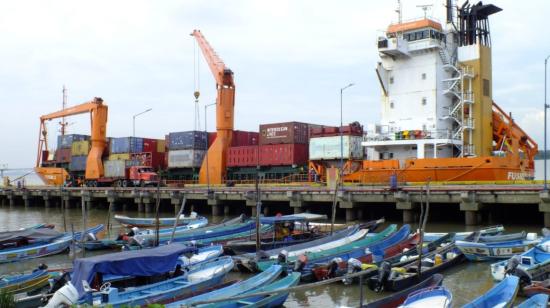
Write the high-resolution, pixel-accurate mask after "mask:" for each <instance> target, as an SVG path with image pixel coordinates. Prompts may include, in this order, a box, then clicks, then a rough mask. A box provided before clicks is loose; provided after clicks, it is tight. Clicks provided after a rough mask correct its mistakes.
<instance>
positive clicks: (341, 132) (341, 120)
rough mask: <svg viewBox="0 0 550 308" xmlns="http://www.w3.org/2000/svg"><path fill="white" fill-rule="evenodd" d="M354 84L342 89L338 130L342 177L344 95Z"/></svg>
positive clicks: (341, 172)
mask: <svg viewBox="0 0 550 308" xmlns="http://www.w3.org/2000/svg"><path fill="white" fill-rule="evenodd" d="M352 86H354V84H353V83H350V84H348V85H347V86H345V87H343V88H341V89H340V129H338V131H339V132H340V177H342V174H343V169H344V134H343V131H342V126H343V125H344V123H343V122H344V120H343V112H342V110H343V96H344V90H345V89H347V88H349V87H352Z"/></svg>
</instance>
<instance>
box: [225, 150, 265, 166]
mask: <svg viewBox="0 0 550 308" xmlns="http://www.w3.org/2000/svg"><path fill="white" fill-rule="evenodd" d="M258 159H259V158H258V146H257V145H255V146H240V147H230V148H229V151H228V152H227V167H251V166H256V165H257V164H258Z"/></svg>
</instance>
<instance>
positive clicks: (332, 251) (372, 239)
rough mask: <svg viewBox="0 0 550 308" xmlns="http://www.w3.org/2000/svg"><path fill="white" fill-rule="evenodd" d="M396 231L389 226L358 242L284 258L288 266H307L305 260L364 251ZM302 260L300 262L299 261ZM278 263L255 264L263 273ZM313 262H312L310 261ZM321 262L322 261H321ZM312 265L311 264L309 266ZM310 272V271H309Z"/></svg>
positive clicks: (395, 226)
mask: <svg viewBox="0 0 550 308" xmlns="http://www.w3.org/2000/svg"><path fill="white" fill-rule="evenodd" d="M396 229H397V225H390V226H389V227H387V228H386V229H385V230H384V231H382V232H380V233H377V234H375V235H373V236H368V237H364V238H362V237H363V236H362V237H361V238H360V239H358V240H352V241H348V242H347V243H346V242H344V243H342V244H340V245H337V246H330V247H329V246H326V245H321V246H324V247H322V248H321V249H319V248H318V247H319V246H317V247H315V248H316V249H312V250H311V251H309V250H307V249H304V250H298V251H293V252H292V253H288V255H287V256H285V258H286V264H288V265H293V266H298V267H299V266H301V265H299V264H298V265H297V264H296V262H297V261H298V262H299V263H301V264H304V265H306V266H307V263H308V262H304V261H306V260H324V259H322V258H324V257H325V258H326V256H333V255H342V254H345V253H346V252H349V251H352V250H356V249H364V247H367V246H369V245H372V244H374V243H376V242H378V241H381V240H382V239H384V238H386V237H387V236H389V235H391V234H392V233H394V232H395V230H396ZM361 231H365V230H360V231H359V232H357V233H360V232H361ZM353 236H354V235H353V234H352V235H351V236H350V237H348V238H346V239H351V238H352V237H353ZM300 259H302V260H300ZM277 262H279V260H271V259H270V260H265V261H259V262H257V264H256V265H257V268H258V270H259V271H263V270H265V269H267V268H268V267H269V266H271V265H272V264H275V263H277ZM312 262H314V261H312ZM321 262H322V261H321ZM311 265H313V264H311ZM309 270H311V269H309ZM303 276H304V273H302V278H303Z"/></svg>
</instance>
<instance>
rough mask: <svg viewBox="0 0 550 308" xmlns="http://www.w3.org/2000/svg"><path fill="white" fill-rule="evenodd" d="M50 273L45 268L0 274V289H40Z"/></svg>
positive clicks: (46, 282)
mask: <svg viewBox="0 0 550 308" xmlns="http://www.w3.org/2000/svg"><path fill="white" fill-rule="evenodd" d="M49 278H50V274H49V273H48V271H47V270H46V269H42V268H39V269H36V270H34V271H32V272H31V273H25V274H19V275H5V276H0V291H2V292H7V293H14V294H17V293H22V292H29V291H33V290H36V289H40V288H42V287H44V286H46V285H48V279H49Z"/></svg>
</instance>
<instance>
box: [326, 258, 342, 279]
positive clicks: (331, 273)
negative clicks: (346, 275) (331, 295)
mask: <svg viewBox="0 0 550 308" xmlns="http://www.w3.org/2000/svg"><path fill="white" fill-rule="evenodd" d="M340 262H342V258H334V259H332V260H330V263H329V264H328V272H327V278H334V277H336V272H337V271H338V265H339V263H340Z"/></svg>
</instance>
